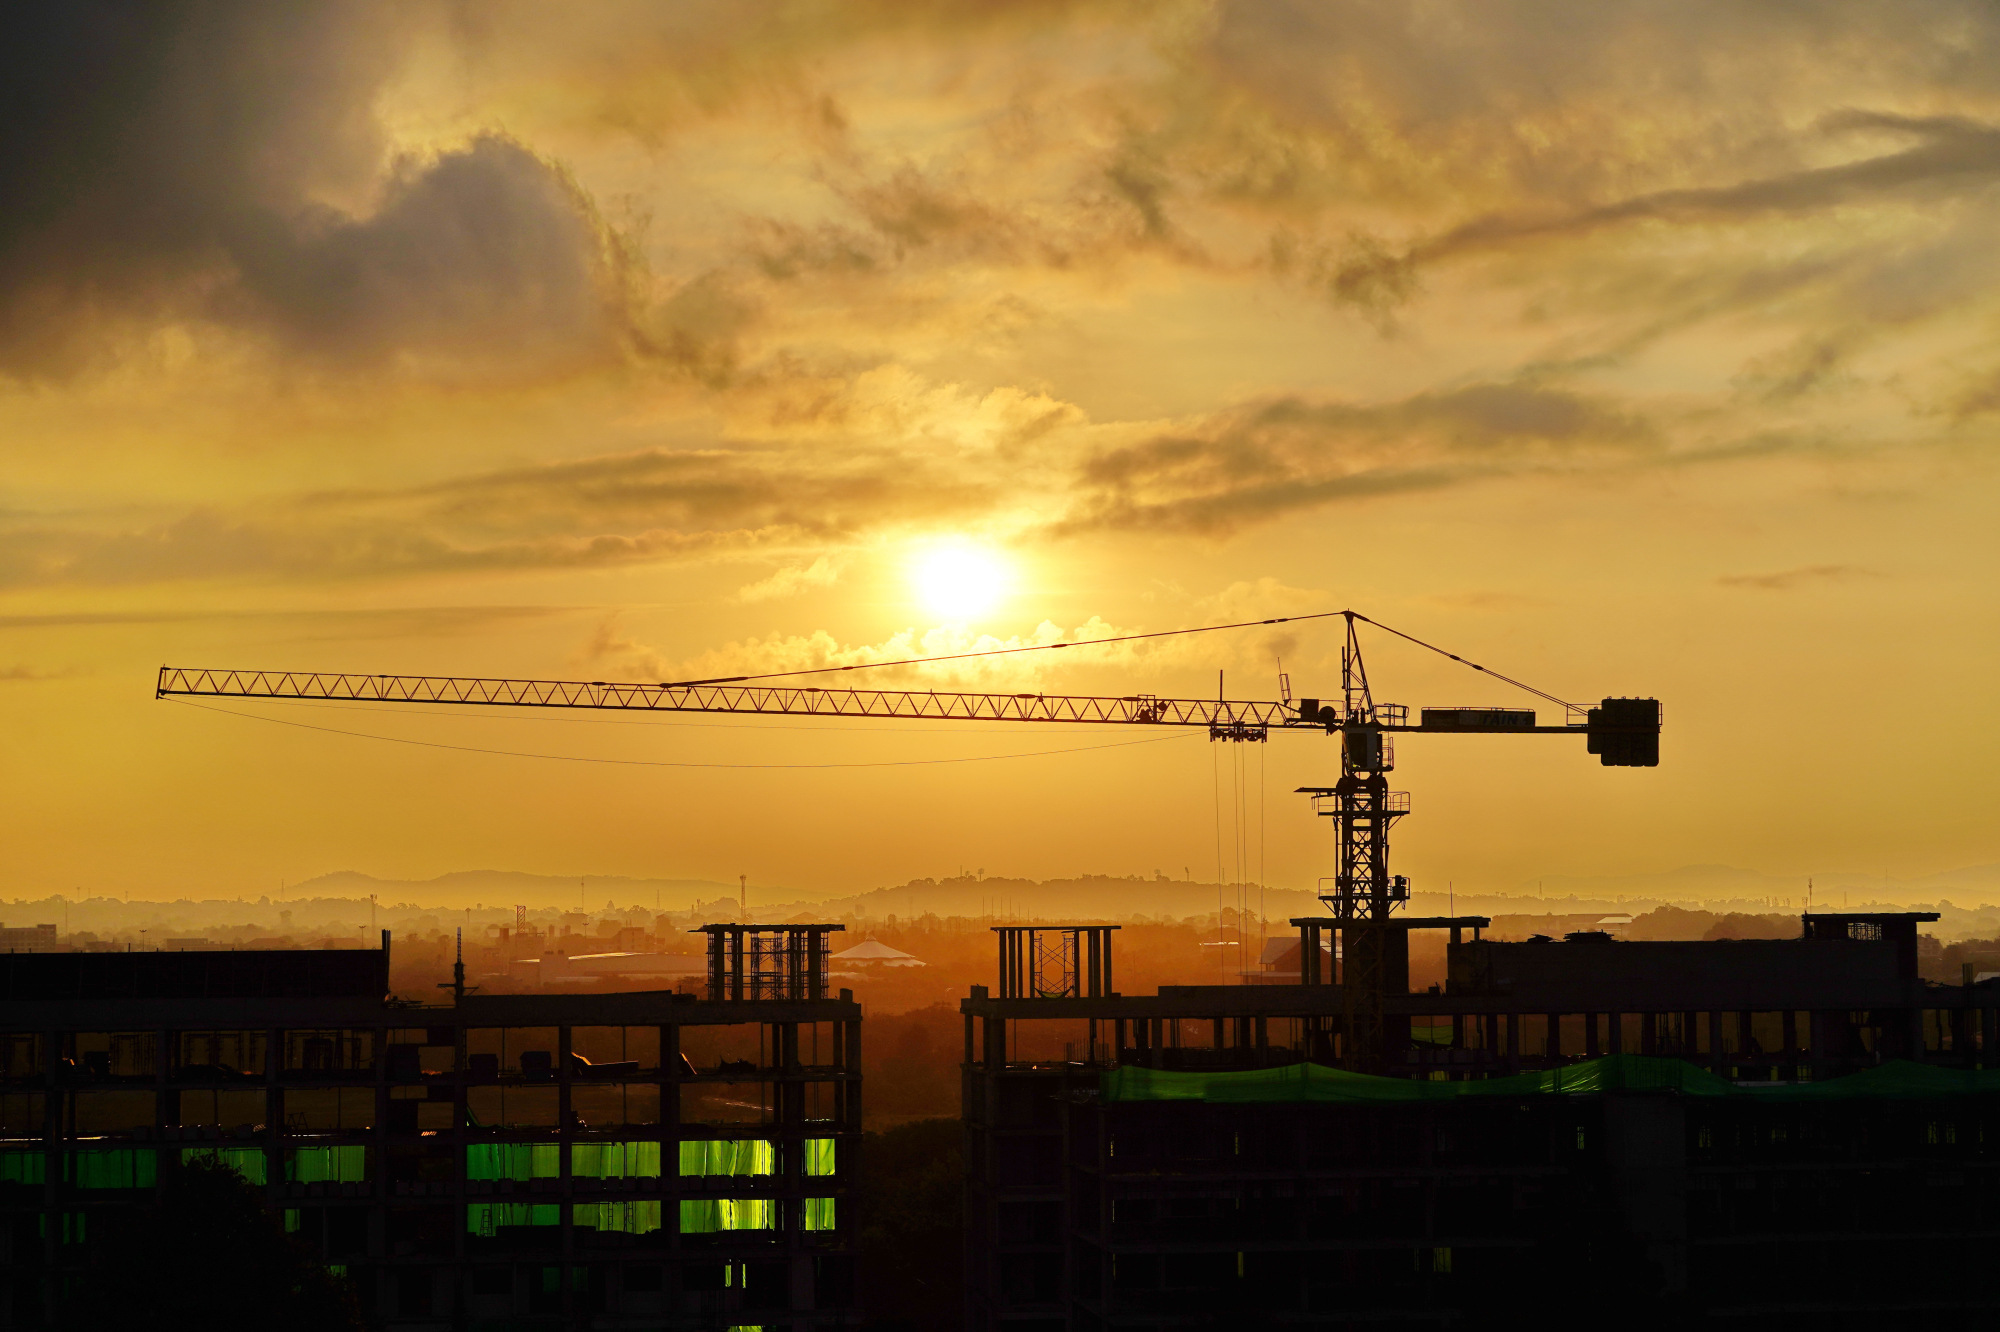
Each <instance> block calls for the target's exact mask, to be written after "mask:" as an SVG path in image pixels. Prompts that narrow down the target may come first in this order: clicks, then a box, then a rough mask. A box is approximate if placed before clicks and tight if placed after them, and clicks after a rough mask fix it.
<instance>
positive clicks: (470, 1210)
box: [465, 1202, 562, 1239]
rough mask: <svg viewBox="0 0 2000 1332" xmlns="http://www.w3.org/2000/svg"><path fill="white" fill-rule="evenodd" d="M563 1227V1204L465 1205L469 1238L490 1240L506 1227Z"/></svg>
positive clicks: (499, 1203) (495, 1203) (508, 1203)
mask: <svg viewBox="0 0 2000 1332" xmlns="http://www.w3.org/2000/svg"><path fill="white" fill-rule="evenodd" d="M561 1224H562V1205H561V1204H560V1203H517V1202H491V1203H489V1202H480V1203H467V1204H466V1205H465V1230H466V1233H467V1234H469V1235H483V1236H485V1237H486V1238H487V1239H491V1238H493V1236H495V1235H496V1234H498V1233H499V1231H500V1227H502V1226H559V1225H561Z"/></svg>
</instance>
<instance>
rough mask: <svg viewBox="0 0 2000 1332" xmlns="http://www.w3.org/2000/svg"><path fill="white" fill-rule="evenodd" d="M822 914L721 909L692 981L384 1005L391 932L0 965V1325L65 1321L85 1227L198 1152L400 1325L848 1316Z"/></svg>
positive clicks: (718, 1322)
mask: <svg viewBox="0 0 2000 1332" xmlns="http://www.w3.org/2000/svg"><path fill="white" fill-rule="evenodd" d="M836 928H837V927H836ZM825 934H826V927H804V926H771V927H757V926H748V927H746V926H727V927H718V930H717V932H715V933H712V934H711V936H710V954H711V967H710V969H709V974H708V977H707V984H706V986H705V993H699V994H681V993H673V992H632V993H617V994H590V995H495V996H483V995H478V994H455V995H454V996H453V1002H449V1003H443V1004H438V1005H425V1006H412V1005H399V1004H395V1003H393V1002H389V1001H386V1000H385V993H386V990H387V981H388V943H389V940H388V938H387V935H386V934H385V935H384V939H383V949H382V951H380V952H376V951H372V950H371V951H365V952H363V951H338V952H304V951H300V952H220V953H218V952H202V953H138V954H62V953H58V954H34V955H29V954H16V955H8V956H4V957H0V998H4V1001H5V1002H4V1003H0V1139H4V1140H0V1215H4V1223H5V1225H6V1233H7V1235H8V1236H9V1237H10V1242H9V1244H8V1245H7V1246H6V1249H5V1253H4V1255H0V1256H4V1260H5V1267H4V1269H0V1285H4V1294H3V1295H0V1326H8V1327H63V1326H72V1325H74V1324H73V1322H72V1320H71V1314H72V1312H73V1310H74V1308H75V1295H76V1292H77V1291H78V1290H79V1289H80V1287H81V1285H82V1283H86V1282H88V1281H89V1280H90V1277H91V1272H92V1270H93V1269H92V1263H93V1259H94V1251H93V1242H94V1241H93V1237H94V1236H95V1235H97V1234H99V1233H101V1232H102V1231H103V1230H104V1226H103V1225H102V1224H101V1223H100V1224H98V1225H96V1226H93V1224H92V1222H93V1219H94V1218H101V1217H103V1215H104V1213H105V1212H106V1211H107V1210H109V1209H120V1208H127V1209H129V1208H134V1207H143V1206H145V1205H147V1204H148V1203H149V1202H150V1201H151V1200H152V1199H153V1198H154V1197H155V1191H156V1189H157V1188H158V1185H159V1181H160V1180H161V1179H162V1177H163V1176H164V1175H165V1174H166V1173H167V1172H170V1171H172V1170H174V1169H176V1168H178V1167H179V1166H180V1165H181V1164H183V1163H185V1162H188V1161H190V1160H194V1159H197V1158H204V1159H215V1160H220V1161H222V1162H223V1163H225V1164H227V1165H230V1166H231V1167H233V1168H234V1169H236V1170H237V1171H238V1172H239V1173H240V1174H242V1175H243V1176H244V1178H245V1179H247V1180H249V1181H250V1182H251V1183H252V1184H253V1185H255V1186H256V1187H257V1188H258V1189H259V1190H261V1192H262V1193H263V1195H264V1197H265V1199H266V1201H267V1203H268V1205H269V1207H270V1208H271V1209H272V1211H273V1212H274V1213H275V1214H278V1215H279V1216H281V1217H282V1218H283V1224H284V1225H285V1227H286V1228H287V1229H288V1230H290V1231H292V1232H294V1233H295V1234H297V1235H298V1236H299V1237H300V1238H301V1240H302V1242H304V1243H306V1244H307V1245H309V1246H310V1247H311V1249H312V1251H313V1252H314V1253H316V1254H317V1255H318V1256H319V1257H320V1258H321V1260H323V1261H324V1262H325V1263H326V1264H328V1265H329V1266H330V1267H333V1268H334V1269H336V1270H337V1271H339V1272H342V1273H344V1274H345V1276H346V1277H347V1279H349V1280H350V1281H351V1282H352V1283H353V1284H354V1287H355V1289H356V1291H357V1293H358V1295H359V1297H360V1301H361V1303H362V1306H363V1308H364V1309H365V1310H366V1312H367V1313H368V1314H369V1315H370V1317H371V1320H372V1321H373V1322H374V1323H375V1324H376V1325H378V1326H381V1327H384V1328H390V1329H398V1330H399V1332H417V1330H418V1329H426V1330H432V1329H434V1330H436V1332H444V1329H477V1328H492V1329H499V1328H538V1327H548V1328H557V1327H560V1328H565V1329H569V1328H593V1329H600V1328H601V1329H613V1328H618V1329H623V1328H632V1329H638V1328H645V1329H655V1328H662V1329H663V1328H687V1329H695V1328H750V1327H759V1328H766V1329H791V1330H793V1332H805V1330H806V1329H819V1328H829V1327H841V1326H848V1325H850V1324H851V1323H852V1322H853V1321H854V1315H853V1313H852V1306H853V1299H854V1285H855V1273H854V1250H853V1242H852V1237H853V1235H854V1230H855V1218H854V1215H853V1212H852V1209H851V1207H850V1206H849V1204H848V1198H849V1189H848V1181H849V1179H850V1178H851V1177H852V1174H853V1172H854V1170H855V1168H856V1164H857V1162H858V1156H857V1155H856V1153H857V1152H858V1150H859V1143H860V1124H861V1074H860V1067H861V1065H860V1055H861V1029H860V1009H859V1006H858V1005H857V1004H855V1003H854V1002H853V1000H852V998H851V996H850V995H848V994H847V993H846V992H842V993H841V994H840V995H839V996H838V997H833V998H829V997H827V996H826V995H825V993H824V976H825V971H824V967H823V965H821V964H822V962H823V959H824V955H825Z"/></svg>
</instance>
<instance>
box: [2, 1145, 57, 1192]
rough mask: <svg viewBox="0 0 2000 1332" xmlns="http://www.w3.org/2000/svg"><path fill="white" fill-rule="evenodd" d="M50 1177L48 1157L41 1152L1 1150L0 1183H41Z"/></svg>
mask: <svg viewBox="0 0 2000 1332" xmlns="http://www.w3.org/2000/svg"><path fill="white" fill-rule="evenodd" d="M47 1178H48V1158H47V1157H46V1156H44V1155H42V1153H40V1152H0V1184H40V1183H42V1182H43V1181H44V1180H46V1179H47Z"/></svg>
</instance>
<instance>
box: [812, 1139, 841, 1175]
mask: <svg viewBox="0 0 2000 1332" xmlns="http://www.w3.org/2000/svg"><path fill="white" fill-rule="evenodd" d="M833 1141H834V1140H833V1139H832V1138H807V1139H806V1140H805V1149H806V1174H808V1175H831V1174H832V1173H833V1166H834V1154H833Z"/></svg>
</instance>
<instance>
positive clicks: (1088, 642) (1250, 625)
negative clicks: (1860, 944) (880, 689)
mask: <svg viewBox="0 0 2000 1332" xmlns="http://www.w3.org/2000/svg"><path fill="white" fill-rule="evenodd" d="M1347 613H1348V612H1346V611H1316V612H1314V613H1313V614H1311V615H1280V616H1278V617H1277V618H1275V619H1270V620H1242V621H1239V622H1238V623H1236V624H1205V625H1200V626H1198V627H1196V628H1193V629H1161V630H1158V631H1156V632H1154V633H1150V634H1120V635H1118V636H1117V637H1115V638H1084V639H1079V640H1077V641H1076V642H1074V643H1032V644H1029V645H1028V646H1027V647H1010V648H988V649H986V650H985V651H982V652H954V653H952V654H951V655H950V656H946V657H910V658H907V659H905V660H903V661H863V662H856V663H855V664H854V665H851V666H810V667H802V668H801V669H799V670H796V671H765V672H764V673H763V674H762V675H718V676H715V677H713V678H712V679H707V680H667V681H663V682H662V683H661V685H660V688H662V689H687V688H690V687H692V686H694V685H715V684H743V683H746V682H747V681H750V680H780V679H786V678H789V677H791V676H796V675H832V674H834V673H836V672H839V671H872V670H875V669H876V668H878V667H884V666H928V665H930V664H931V663H933V662H939V661H964V660H966V659H967V658H969V657H1010V656H1013V655H1014V654H1015V653H1017V652H1054V651H1056V650H1057V649H1059V648H1069V647H1097V646H1099V645H1101V644H1104V643H1136V642H1138V641H1139V640H1140V639H1143V638H1174V637H1177V636H1179V635H1181V634H1212V633H1216V632H1219V631H1220V630H1223V629H1254V628H1256V627H1257V626H1259V625H1265V624H1290V623H1292V622H1293V621H1295V620H1329V619H1332V618H1333V617H1334V616H1336V615H1345V614H1347ZM1369 623H1370V624H1373V623H1374V621H1372V620H1371V621H1369Z"/></svg>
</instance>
